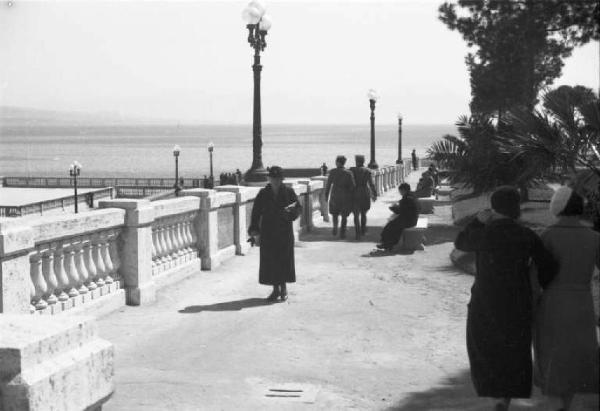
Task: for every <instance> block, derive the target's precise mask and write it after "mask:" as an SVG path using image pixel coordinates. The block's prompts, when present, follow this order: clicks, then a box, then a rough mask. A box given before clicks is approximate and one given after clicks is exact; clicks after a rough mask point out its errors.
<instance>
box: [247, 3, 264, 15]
mask: <svg viewBox="0 0 600 411" xmlns="http://www.w3.org/2000/svg"><path fill="white" fill-rule="evenodd" d="M248 7H254V8H255V9H256V10H257V11H258V13H259V14H260V17H262V16H263V15H264V14H265V12H266V11H267V8H266V6H265V2H264V1H262V0H252V1H251V2H250V3H248Z"/></svg>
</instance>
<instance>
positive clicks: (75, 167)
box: [69, 160, 81, 214]
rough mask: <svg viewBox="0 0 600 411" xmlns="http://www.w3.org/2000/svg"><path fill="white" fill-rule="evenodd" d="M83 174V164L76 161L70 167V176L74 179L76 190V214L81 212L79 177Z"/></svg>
mask: <svg viewBox="0 0 600 411" xmlns="http://www.w3.org/2000/svg"><path fill="white" fill-rule="evenodd" d="M80 174H81V164H80V163H79V161H77V160H75V161H73V162H72V163H71V165H70V166H69V175H70V176H71V177H73V188H74V191H75V193H74V198H75V214H77V213H78V212H79V210H78V208H77V177H79V175H80Z"/></svg>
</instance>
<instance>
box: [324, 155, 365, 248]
mask: <svg viewBox="0 0 600 411" xmlns="http://www.w3.org/2000/svg"><path fill="white" fill-rule="evenodd" d="M354 158H355V161H356V167H351V168H350V169H349V170H348V169H346V168H345V167H344V166H345V164H346V157H344V156H337V158H336V159H335V165H336V168H334V169H333V170H331V171H330V172H329V177H328V178H327V184H326V187H325V196H326V198H329V213H330V214H331V215H332V216H333V235H334V236H335V235H337V234H338V224H339V220H340V216H341V220H342V221H341V227H340V230H339V234H340V238H346V225H347V223H348V216H349V215H350V213H353V214H354V230H355V236H356V239H357V240H358V239H359V238H360V236H361V235H364V234H365V233H366V232H367V212H368V211H369V209H370V208H371V200H373V201H375V200H377V191H376V190H375V184H374V183H373V176H372V175H371V171H370V170H369V169H368V168H366V167H365V166H364V165H365V156H363V155H356V156H355V157H354ZM330 193H331V197H329V194H330Z"/></svg>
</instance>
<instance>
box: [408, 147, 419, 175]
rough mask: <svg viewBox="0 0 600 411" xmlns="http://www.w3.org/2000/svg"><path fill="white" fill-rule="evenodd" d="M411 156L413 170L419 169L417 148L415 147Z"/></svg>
mask: <svg viewBox="0 0 600 411" xmlns="http://www.w3.org/2000/svg"><path fill="white" fill-rule="evenodd" d="M410 157H411V159H412V166H413V170H416V169H418V168H419V165H418V164H417V152H416V150H415V149H414V148H413V151H412V153H410Z"/></svg>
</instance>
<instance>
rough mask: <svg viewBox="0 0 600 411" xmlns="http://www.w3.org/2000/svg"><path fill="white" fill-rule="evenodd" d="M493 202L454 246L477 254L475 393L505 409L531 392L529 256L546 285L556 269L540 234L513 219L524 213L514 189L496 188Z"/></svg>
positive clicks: (472, 353) (470, 318) (472, 324)
mask: <svg viewBox="0 0 600 411" xmlns="http://www.w3.org/2000/svg"><path fill="white" fill-rule="evenodd" d="M491 203H492V210H486V211H484V212H481V213H479V215H478V216H477V218H476V219H474V220H473V221H472V222H471V223H469V224H468V225H467V226H466V227H465V228H464V230H463V231H462V232H460V233H459V234H458V236H457V238H456V241H455V243H454V244H455V246H456V248H457V249H459V250H462V251H474V252H476V268H477V272H476V274H475V282H474V283H473V287H472V288H471V301H470V302H469V305H468V314H467V351H468V354H469V362H470V365H471V379H472V381H473V385H474V386H475V390H476V392H477V395H479V396H480V397H493V398H496V399H497V404H496V409H497V410H505V409H508V406H509V404H510V399H511V398H528V397H530V395H531V383H532V381H531V380H532V360H531V329H532V299H533V297H532V290H531V282H530V276H529V270H530V260H531V259H533V262H534V263H535V265H536V267H537V271H538V273H539V274H538V277H539V282H540V284H541V285H542V286H545V285H546V284H548V283H549V282H550V280H551V279H552V277H553V276H554V273H555V268H556V267H555V263H554V260H553V258H552V255H551V254H550V253H549V252H548V251H547V250H546V249H545V248H544V245H543V243H542V241H541V240H540V238H539V237H538V236H537V235H536V234H535V233H534V232H533V231H532V230H530V229H529V228H527V227H524V226H522V225H521V224H519V223H518V222H517V221H515V220H516V219H517V218H518V217H519V215H520V206H519V203H520V198H519V193H518V191H517V190H516V189H514V188H512V187H507V186H505V187H500V188H498V189H497V190H496V191H495V192H494V193H493V194H492V197H491Z"/></svg>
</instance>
